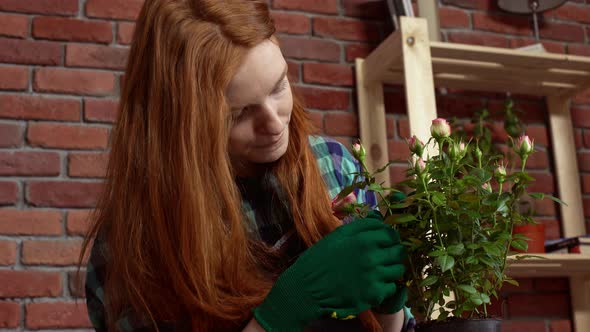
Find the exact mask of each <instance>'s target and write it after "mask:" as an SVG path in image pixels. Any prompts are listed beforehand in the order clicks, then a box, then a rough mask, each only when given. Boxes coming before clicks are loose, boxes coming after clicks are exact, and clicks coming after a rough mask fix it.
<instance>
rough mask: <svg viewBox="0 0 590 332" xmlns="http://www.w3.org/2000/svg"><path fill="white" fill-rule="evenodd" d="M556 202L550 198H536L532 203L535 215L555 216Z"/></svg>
mask: <svg viewBox="0 0 590 332" xmlns="http://www.w3.org/2000/svg"><path fill="white" fill-rule="evenodd" d="M556 204H557V203H555V202H553V201H552V200H550V199H542V200H537V201H535V203H534V206H535V215H537V216H553V217H554V216H555V215H556V211H557V209H556Z"/></svg>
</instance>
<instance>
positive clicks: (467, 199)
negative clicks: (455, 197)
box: [459, 193, 479, 203]
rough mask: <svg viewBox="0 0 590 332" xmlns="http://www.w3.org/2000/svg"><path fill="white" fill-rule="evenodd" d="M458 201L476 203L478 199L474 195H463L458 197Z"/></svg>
mask: <svg viewBox="0 0 590 332" xmlns="http://www.w3.org/2000/svg"><path fill="white" fill-rule="evenodd" d="M459 200H460V201H462V202H467V203H476V202H477V201H479V197H478V196H477V195H476V194H474V193H463V194H461V195H459Z"/></svg>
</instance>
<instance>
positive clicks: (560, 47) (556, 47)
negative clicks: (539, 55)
mask: <svg viewBox="0 0 590 332" xmlns="http://www.w3.org/2000/svg"><path fill="white" fill-rule="evenodd" d="M538 43H539V42H538V41H536V40H535V39H533V38H514V39H510V47H511V48H520V47H524V46H529V45H533V44H538ZM540 43H541V44H542V45H543V47H544V48H545V50H546V51H547V52H551V53H561V54H563V53H565V44H563V43H558V42H552V41H541V42H540Z"/></svg>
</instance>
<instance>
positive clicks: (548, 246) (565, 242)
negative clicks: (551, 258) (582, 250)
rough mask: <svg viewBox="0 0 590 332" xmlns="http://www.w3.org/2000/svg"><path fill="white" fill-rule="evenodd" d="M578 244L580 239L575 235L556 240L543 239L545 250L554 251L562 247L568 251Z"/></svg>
mask: <svg viewBox="0 0 590 332" xmlns="http://www.w3.org/2000/svg"><path fill="white" fill-rule="evenodd" d="M578 245H580V240H579V239H578V238H577V237H566V238H561V239H557V240H547V241H545V252H547V253H550V252H555V251H558V250H562V249H564V250H565V252H570V251H571V250H572V249H573V248H575V247H577V246H578Z"/></svg>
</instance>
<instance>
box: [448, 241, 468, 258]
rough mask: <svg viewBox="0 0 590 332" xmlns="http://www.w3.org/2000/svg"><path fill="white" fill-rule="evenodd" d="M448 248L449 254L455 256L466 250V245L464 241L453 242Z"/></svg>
mask: <svg viewBox="0 0 590 332" xmlns="http://www.w3.org/2000/svg"><path fill="white" fill-rule="evenodd" d="M447 250H448V252H449V254H451V255H453V256H459V255H461V254H463V252H465V246H464V245H463V243H459V244H453V245H452V246H449V247H448V248H447Z"/></svg>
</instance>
